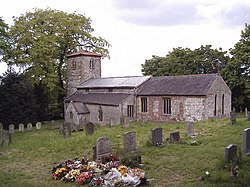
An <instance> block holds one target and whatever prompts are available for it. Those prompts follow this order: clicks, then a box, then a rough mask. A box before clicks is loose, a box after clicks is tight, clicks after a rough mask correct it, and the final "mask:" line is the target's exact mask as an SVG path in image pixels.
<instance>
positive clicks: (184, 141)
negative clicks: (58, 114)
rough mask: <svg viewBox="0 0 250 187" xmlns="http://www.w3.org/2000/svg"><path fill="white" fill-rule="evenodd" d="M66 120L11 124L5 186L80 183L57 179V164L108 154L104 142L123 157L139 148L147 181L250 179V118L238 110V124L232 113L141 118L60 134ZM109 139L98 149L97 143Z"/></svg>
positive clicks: (3, 165) (2, 166)
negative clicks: (189, 119)
mask: <svg viewBox="0 0 250 187" xmlns="http://www.w3.org/2000/svg"><path fill="white" fill-rule="evenodd" d="M62 124H63V121H53V122H45V123H43V124H41V126H40V124H39V125H38V126H39V128H36V125H33V128H32V129H30V126H29V130H28V129H27V130H24V131H20V132H19V129H15V132H14V133H13V129H12V127H11V143H10V144H9V145H2V146H0V170H1V172H0V181H1V183H0V186H77V185H76V184H74V183H72V182H67V183H66V182H62V181H59V180H53V179H52V173H51V170H52V168H53V167H54V166H55V165H57V164H58V163H59V162H62V161H65V160H67V159H74V158H79V159H81V158H82V157H85V158H88V159H89V160H93V155H94V152H95V157H98V156H100V155H101V154H103V153H106V152H105V150H104V149H102V148H103V147H108V149H110V151H111V152H112V154H113V155H114V156H117V157H124V155H126V154H127V153H128V152H130V151H134V150H136V151H137V153H138V154H140V155H141V160H142V164H143V165H144V167H143V170H144V171H145V176H146V177H147V179H149V181H150V182H149V184H148V185H147V186H156V187H161V186H162V187H165V186H247V185H248V184H250V157H249V156H247V154H246V153H245V152H248V153H249V151H250V144H246V143H247V142H244V140H245V139H248V140H249V137H250V136H249V133H248V132H249V129H247V128H250V121H249V120H247V119H246V117H245V116H244V115H237V120H236V124H234V123H233V125H232V123H231V121H230V119H229V118H227V119H223V120H209V121H203V122H195V123H193V124H186V123H184V122H180V123H177V122H176V123H152V122H144V123H139V122H137V123H130V124H129V125H128V124H126V126H111V127H101V126H96V125H95V126H94V129H88V130H87V131H86V130H85V129H84V130H83V131H77V132H73V133H66V135H65V133H64V135H63V134H62V133H59V131H61V132H62V129H61V127H60V126H61V125H62ZM20 128H21V129H23V126H22V125H21V127H20ZM152 136H153V137H152ZM125 137H126V139H127V141H126V142H124V138H125ZM107 139H108V142H105V143H103V142H102V144H101V145H103V146H100V147H99V148H98V146H97V142H100V141H102V140H107ZM97 140H98V141H97ZM134 143H135V144H134ZM94 146H97V147H96V149H95V151H94V150H93V147H94ZM124 152H126V154H125V153H124ZM96 154H97V155H96ZM231 158H233V161H232V160H231ZM85 186H89V185H87V184H86V185H85Z"/></svg>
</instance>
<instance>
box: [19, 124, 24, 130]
mask: <svg viewBox="0 0 250 187" xmlns="http://www.w3.org/2000/svg"><path fill="white" fill-rule="evenodd" d="M18 131H19V132H23V131H24V124H22V123H20V124H19V125H18Z"/></svg>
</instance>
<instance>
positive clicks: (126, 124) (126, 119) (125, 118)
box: [123, 116, 129, 128]
mask: <svg viewBox="0 0 250 187" xmlns="http://www.w3.org/2000/svg"><path fill="white" fill-rule="evenodd" d="M123 127H125V128H129V118H128V117H127V116H123Z"/></svg>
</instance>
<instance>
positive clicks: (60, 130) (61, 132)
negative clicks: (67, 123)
mask: <svg viewBox="0 0 250 187" xmlns="http://www.w3.org/2000/svg"><path fill="white" fill-rule="evenodd" d="M59 133H60V134H63V125H60V126H59Z"/></svg>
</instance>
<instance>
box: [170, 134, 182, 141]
mask: <svg viewBox="0 0 250 187" xmlns="http://www.w3.org/2000/svg"><path fill="white" fill-rule="evenodd" d="M179 141H180V133H179V132H172V133H170V142H171V143H175V142H179Z"/></svg>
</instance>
